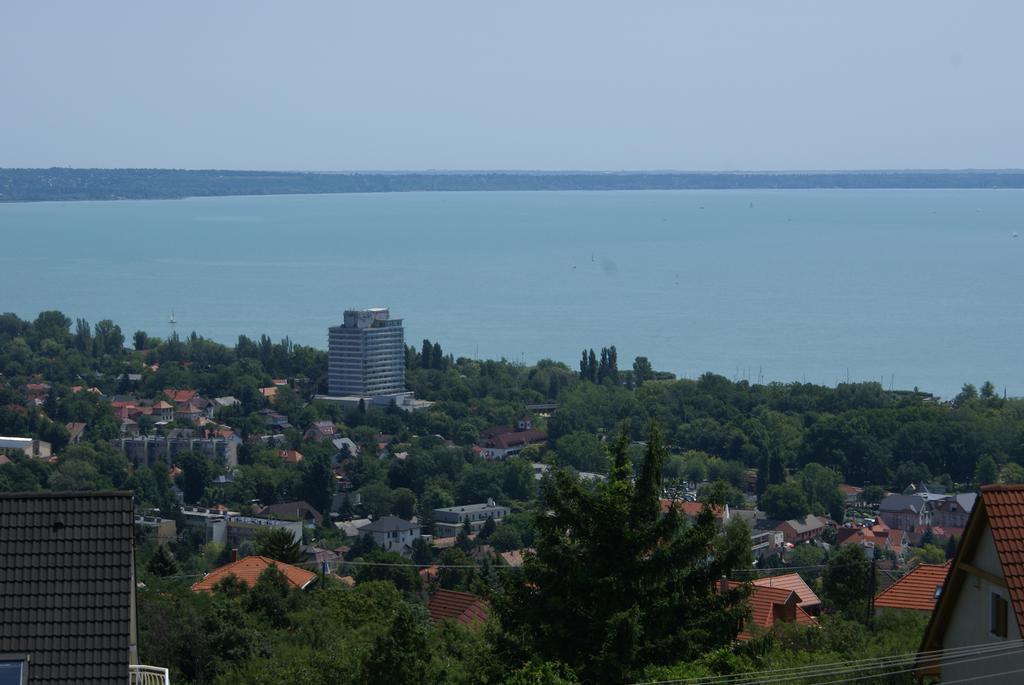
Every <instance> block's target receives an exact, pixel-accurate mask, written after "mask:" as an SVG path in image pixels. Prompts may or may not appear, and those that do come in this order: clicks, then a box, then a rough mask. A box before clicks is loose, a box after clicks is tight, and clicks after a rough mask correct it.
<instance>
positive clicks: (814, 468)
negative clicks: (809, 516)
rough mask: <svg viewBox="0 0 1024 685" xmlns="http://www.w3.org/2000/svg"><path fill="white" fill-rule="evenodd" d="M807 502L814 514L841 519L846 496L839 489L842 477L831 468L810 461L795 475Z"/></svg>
mask: <svg viewBox="0 0 1024 685" xmlns="http://www.w3.org/2000/svg"><path fill="white" fill-rule="evenodd" d="M797 480H798V481H799V482H800V488H801V489H802V490H803V492H804V497H806V498H807V504H808V505H809V506H810V508H811V511H812V512H814V513H815V514H827V515H829V516H831V517H832V518H833V519H834V520H836V521H842V520H843V509H844V508H845V506H846V497H845V496H844V495H843V493H842V492H841V491H840V490H839V484H840V483H841V482H842V479H841V477H840V475H839V474H838V473H836V472H835V471H833V470H832V469H828V468H825V467H824V466H822V465H821V464H816V463H814V462H811V463H810V464H807V465H806V466H804V467H803V468H802V469H800V473H799V475H798V476H797Z"/></svg>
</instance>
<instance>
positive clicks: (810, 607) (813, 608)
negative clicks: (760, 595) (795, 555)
mask: <svg viewBox="0 0 1024 685" xmlns="http://www.w3.org/2000/svg"><path fill="white" fill-rule="evenodd" d="M753 584H754V585H756V586H758V587H774V588H782V589H783V590H792V591H793V592H795V593H796V596H797V598H798V600H799V603H798V604H797V606H799V607H800V608H801V609H803V610H804V611H806V612H807V613H809V614H817V613H818V612H819V611H821V600H820V599H818V595H816V594H814V590H812V589H811V588H810V587H809V586H808V585H807V583H805V582H804V579H803V578H801V577H800V574H799V573H784V574H782V575H780V576H769V577H767V578H758V579H757V580H755V581H753Z"/></svg>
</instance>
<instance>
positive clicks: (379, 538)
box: [359, 516, 420, 557]
mask: <svg viewBox="0 0 1024 685" xmlns="http://www.w3.org/2000/svg"><path fill="white" fill-rule="evenodd" d="M366 533H370V534H371V535H373V541H374V543H376V544H377V546H378V547H381V548H382V549H383V550H384V551H385V552H397V553H399V554H401V555H402V556H403V557H411V556H412V543H413V541H415V540H416V539H417V538H419V537H420V524H418V523H414V522H412V521H406V520H405V519H400V518H398V517H397V516H385V517H384V518H381V519H377V520H376V521H374V522H373V523H371V524H369V525H367V526H363V527H361V528H360V529H359V534H360V535H365V534H366Z"/></svg>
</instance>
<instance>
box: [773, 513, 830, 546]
mask: <svg viewBox="0 0 1024 685" xmlns="http://www.w3.org/2000/svg"><path fill="white" fill-rule="evenodd" d="M828 526H829V520H828V519H827V518H824V517H822V516H805V517H804V518H803V519H790V520H789V521H783V522H782V523H780V524H779V525H778V527H777V528H776V529H775V530H779V531H782V537H783V538H784V539H785V540H786V542H789V543H792V544H796V543H798V542H803V541H805V540H813V539H814V538H816V537H818V536H819V535H821V534H822V533H823V532H825V528H827V527H828Z"/></svg>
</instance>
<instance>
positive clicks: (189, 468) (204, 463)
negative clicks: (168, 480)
mask: <svg viewBox="0 0 1024 685" xmlns="http://www.w3.org/2000/svg"><path fill="white" fill-rule="evenodd" d="M174 461H175V463H177V465H178V466H179V467H180V468H181V472H182V474H181V490H182V492H183V493H184V494H185V501H186V502H198V501H199V500H200V499H202V498H203V494H204V493H205V492H206V487H207V486H208V485H209V484H210V483H211V482H213V465H212V464H210V462H209V461H208V460H207V459H206V457H204V456H203V455H201V454H196V453H195V452H181V453H179V454H178V455H177V456H175V458H174Z"/></svg>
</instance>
